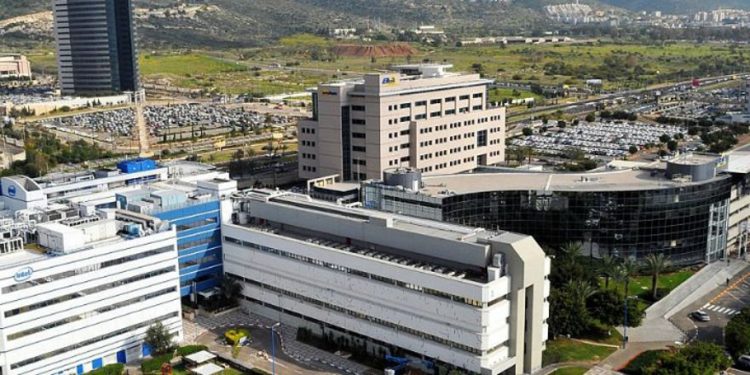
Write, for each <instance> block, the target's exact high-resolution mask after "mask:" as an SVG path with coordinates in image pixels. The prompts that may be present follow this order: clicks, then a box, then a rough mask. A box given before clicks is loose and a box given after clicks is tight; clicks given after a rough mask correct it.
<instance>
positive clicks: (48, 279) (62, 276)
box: [2, 246, 174, 316]
mask: <svg viewBox="0 0 750 375" xmlns="http://www.w3.org/2000/svg"><path fill="white" fill-rule="evenodd" d="M170 251H174V247H172V246H164V247H160V248H158V249H154V250H149V251H144V252H142V253H138V254H134V255H129V256H126V257H121V258H116V259H112V260H108V261H105V262H101V263H95V264H90V265H88V266H85V267H80V268H76V269H73V270H70V271H65V272H60V273H56V274H54V275H49V276H45V277H40V278H36V279H32V280H29V281H26V282H23V283H19V284H15V285H10V286H6V287H4V288H3V289H2V292H3V294H8V293H11V292H15V291H19V290H23V289H26V288H31V287H32V286H37V285H42V284H47V283H51V282H54V281H57V280H62V279H67V278H69V277H73V276H78V275H83V274H86V273H89V272H94V271H99V270H101V269H103V268H109V267H113V266H117V265H120V264H123V263H127V262H132V261H135V260H139V259H143V258H148V257H151V256H154V255H159V254H163V253H167V252H170ZM6 316H7V315H6Z"/></svg>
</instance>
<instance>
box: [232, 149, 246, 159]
mask: <svg viewBox="0 0 750 375" xmlns="http://www.w3.org/2000/svg"><path fill="white" fill-rule="evenodd" d="M244 157H245V151H244V150H242V149H241V148H240V149H237V151H235V152H234V154H233V155H232V159H234V160H237V161H239V160H242V158H244Z"/></svg>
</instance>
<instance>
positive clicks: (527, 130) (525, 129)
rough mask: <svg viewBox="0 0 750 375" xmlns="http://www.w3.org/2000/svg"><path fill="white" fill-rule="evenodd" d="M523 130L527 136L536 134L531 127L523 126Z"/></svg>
mask: <svg viewBox="0 0 750 375" xmlns="http://www.w3.org/2000/svg"><path fill="white" fill-rule="evenodd" d="M521 132H522V133H523V135H525V136H527V137H528V136H530V135H532V134H534V131H533V130H531V128H523V130H521Z"/></svg>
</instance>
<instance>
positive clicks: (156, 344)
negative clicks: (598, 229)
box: [143, 322, 175, 354]
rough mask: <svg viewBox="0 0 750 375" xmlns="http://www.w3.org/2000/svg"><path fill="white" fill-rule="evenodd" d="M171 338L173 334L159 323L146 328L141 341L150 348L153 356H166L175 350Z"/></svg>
mask: <svg viewBox="0 0 750 375" xmlns="http://www.w3.org/2000/svg"><path fill="white" fill-rule="evenodd" d="M172 336H173V334H172V333H171V332H169V330H168V329H167V328H166V327H164V325H163V324H162V323H161V322H156V323H154V324H153V325H151V326H150V327H148V330H147V331H146V338H145V339H144V340H143V341H144V342H145V343H146V344H148V345H149V346H151V348H152V349H153V351H154V353H155V354H166V353H169V352H171V351H173V350H174V348H175V345H174V342H172Z"/></svg>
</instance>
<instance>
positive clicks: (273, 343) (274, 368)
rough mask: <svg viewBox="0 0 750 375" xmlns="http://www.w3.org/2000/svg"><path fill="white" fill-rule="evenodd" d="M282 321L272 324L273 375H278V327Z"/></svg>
mask: <svg viewBox="0 0 750 375" xmlns="http://www.w3.org/2000/svg"><path fill="white" fill-rule="evenodd" d="M280 325H281V323H280V322H277V323H276V324H274V325H272V326H271V375H276V337H275V334H276V327H278V326H280Z"/></svg>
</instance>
